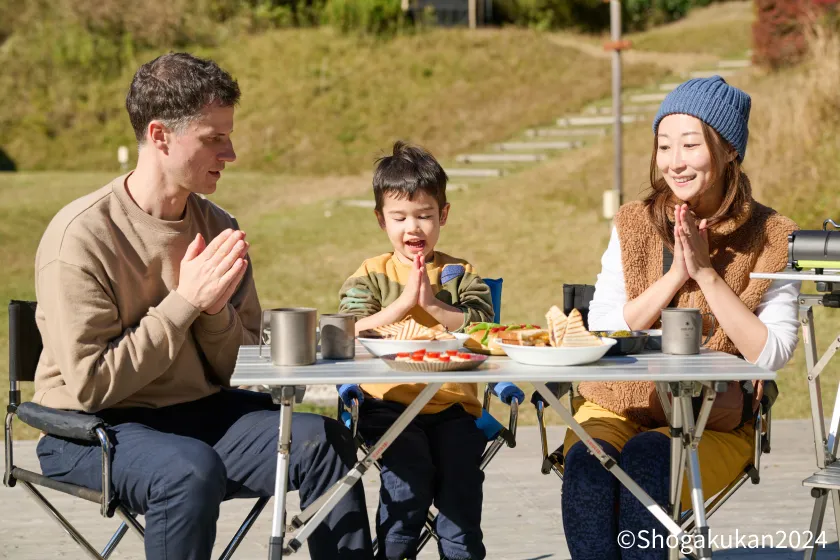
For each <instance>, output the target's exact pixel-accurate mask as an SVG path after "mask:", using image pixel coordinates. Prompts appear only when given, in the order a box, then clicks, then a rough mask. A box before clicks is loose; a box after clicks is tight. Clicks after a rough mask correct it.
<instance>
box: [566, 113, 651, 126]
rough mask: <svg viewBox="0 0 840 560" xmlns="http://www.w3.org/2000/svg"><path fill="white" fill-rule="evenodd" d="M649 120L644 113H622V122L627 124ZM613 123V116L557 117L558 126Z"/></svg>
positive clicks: (607, 124)
mask: <svg viewBox="0 0 840 560" xmlns="http://www.w3.org/2000/svg"><path fill="white" fill-rule="evenodd" d="M641 120H647V119H646V117H644V116H642V115H622V116H621V122H623V123H625V124H629V123H634V122H638V121H641ZM611 124H613V118H612V116H598V117H563V118H559V119H557V126H569V127H571V126H609V125H611Z"/></svg>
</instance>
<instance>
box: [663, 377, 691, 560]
mask: <svg viewBox="0 0 840 560" xmlns="http://www.w3.org/2000/svg"><path fill="white" fill-rule="evenodd" d="M675 387H676V385H675ZM656 392H657V394H658V395H659V400H660V402H661V403H662V409H663V410H664V411H665V417H666V418H669V419H670V436H671V470H670V472H671V480H670V488H669V491H668V507H669V509H670V510H671V518H672V519H673V520H674V522H675V523H679V521H680V516H681V514H682V511H681V510H682V508H681V506H680V496H681V493H682V481H683V467H684V465H685V461H684V460H683V442H682V434H683V428H682V412H681V407H680V405H681V401H680V399H674V402H673V403H671V401H670V400H669V399H668V394H669V393H670V392H671V389H670V387H669V385H668V383H657V384H656ZM674 392H676V393H678V390H677V389H675V390H674ZM668 558H669V559H670V560H679V558H680V550H679V547H673V548H671V549H670V550H669V551H668Z"/></svg>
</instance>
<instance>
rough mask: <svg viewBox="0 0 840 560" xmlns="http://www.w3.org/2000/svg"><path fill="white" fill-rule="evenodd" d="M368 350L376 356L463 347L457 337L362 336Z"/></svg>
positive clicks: (361, 340) (363, 343)
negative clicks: (415, 338)
mask: <svg viewBox="0 0 840 560" xmlns="http://www.w3.org/2000/svg"><path fill="white" fill-rule="evenodd" d="M359 342H361V343H362V346H364V347H365V348H366V349H367V351H368V352H370V353H371V354H373V355H374V356H376V357H379V356H385V355H386V354H397V353H398V352H416V351H417V350H423V349H424V348H425V349H426V350H427V351H429V352H446V351H447V350H458V349H459V348H461V341H460V340H458V339H457V338H453V339H451V340H386V339H381V338H360V339H359Z"/></svg>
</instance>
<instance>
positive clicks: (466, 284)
mask: <svg viewBox="0 0 840 560" xmlns="http://www.w3.org/2000/svg"><path fill="white" fill-rule="evenodd" d="M446 181H447V177H446V173H445V172H444V171H443V169H442V168H441V166H440V164H439V163H438V162H437V161H436V160H435V158H434V157H432V155H431V154H430V153H428V152H427V151H425V150H423V149H422V148H419V147H415V146H410V145H407V144H404V143H403V142H397V143H396V144H394V150H393V155H390V156H387V157H383V158H381V159H380V160H379V161H378V162H377V166H376V171H375V172H374V176H373V193H374V198H375V200H376V209H375V213H376V218H377V220H378V221H379V227H380V228H382V230H384V231H385V233H387V234H388V239H389V240H390V241H391V245H392V246H393V248H394V250H393V252H390V253H385V254H384V255H380V256H378V257H373V258H371V259H368V260H366V261H365V262H364V263H362V266H361V267H359V270H357V271H356V272H355V274H353V276H351V277H350V278H348V279H347V281H346V282H344V285H343V286H342V287H341V292H340V298H341V304H340V312H342V313H353V314H354V315H356V316H357V322H356V332H357V333H358V332H360V331H362V330H365V329H369V328H374V327H378V326H382V325H387V324H389V323H394V322H397V321H400V320H401V319H403V318H404V317H405V316H407V315H409V314H410V315H411V316H412V317H414V319H415V320H416V321H417V322H419V323H421V324H423V325H425V326H428V327H432V326H435V325H437V324H441V325H443V326H445V327H446V328H447V329H449V330H451V331H460V330H462V329H463V328H464V327H465V326H467V325H468V324H469V323H470V322H472V321H492V320H493V304H492V301H491V299H490V289H489V288H488V286H487V285H486V284H485V283H484V282H483V281H482V280H481V278H480V277H479V276H478V275H477V274H476V273H475V271H474V269H473V267H472V266H471V265H470V264H469V263H467V262H466V261H464V260H461V259H456V258H454V257H450V256H449V255H445V254H443V253H440V252H437V251H435V245H436V244H437V241H438V237H439V235H440V228H441V226H443V225H445V224H446V219H447V216H448V214H449V204H448V203H447V202H446ZM422 388H423V385H422V384H417V383H413V384H404V385H363V386H362V390H363V391H364V395H359V396H363V398H362V400H361V410H360V415H359V431H360V433H361V434H362V436H363V437H364V438H365V439H366V440H376V439H378V438H379V437H380V436H382V434H384V433H385V431H386V430H387V429H388V428H389V427H390V426H391V424H392V423H393V422H394V420H396V418H397V417H398V416H399V415H400V413H401V412H402V411H403V410H405V407H406V405H408V404H410V403H411V401H412V400H413V399H414V397H415V396H417V394H419V392H420V391H421V390H422ZM477 393H478V387H477V385H476V384H475V383H446V384H444V385H443V387H442V388H441V389H440V391H438V392H437V394H436V395H435V396H434V397H433V398H432V400H431V401H429V403H428V404H427V405H426V407H425V408H423V410H422V411H421V413H420V415H418V416H417V418H415V420H414V421H413V422H412V423H411V424H409V426H408V427H407V428H406V430H405V431H404V432H403V433H402V434H401V435H400V436H399V437H398V438H396V439H395V441H394V442H393V443H392V444H391V447H390V448H389V449H388V450H387V451H386V452H385V454H384V455H383V456H382V459H381V463H382V489H381V491H380V500H379V511H378V514H377V519H376V534H377V537H378V539H379V557H380V558H387V559H388V560H402V559H404V558H414V557H415V556H416V555H417V543H418V539H419V536H420V533H421V531H422V529H423V524H424V523H425V520H426V512H427V511H428V510H429V507H430V506H431V505H432V503H433V502H434V504H435V506H436V507H437V508H438V510H439V514H438V519H437V526H436V530H437V533H438V535H439V536H440V541H439V547H440V555H441V557H443V558H447V559H451V560H455V559H482V558H484V556H485V551H484V545H483V544H482V533H481V503H482V488H481V487H482V483H483V482H484V473H483V472H482V471H481V469H480V468H479V460H480V458H481V454H482V453H483V452H484V447H485V444H486V443H487V440H486V439H485V437H484V435H483V434H482V432H481V431H480V430H479V429H478V428H477V427H476V425H475V419H476V418H477V417H479V416H481V404H480V403H479V400H478V395H477Z"/></svg>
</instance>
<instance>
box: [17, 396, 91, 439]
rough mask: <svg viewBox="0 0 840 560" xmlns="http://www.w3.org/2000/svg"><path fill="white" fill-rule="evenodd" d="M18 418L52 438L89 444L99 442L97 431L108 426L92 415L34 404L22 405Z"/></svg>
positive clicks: (18, 411)
mask: <svg viewBox="0 0 840 560" xmlns="http://www.w3.org/2000/svg"><path fill="white" fill-rule="evenodd" d="M17 416H18V418H19V419H20V420H21V421H22V422H24V423H25V424H28V425H30V426H32V427H33V428H35V429H37V430H41V431H42V432H44V433H47V434H50V435H52V436H58V437H63V438H69V439H76V440H81V441H89V442H98V441H99V438H98V437H97V435H96V429H97V428H101V427H104V426H105V425H106V424H105V421H104V420H102V419H101V418H97V417H96V416H92V415H90V414H83V413H81V412H74V411H72V410H57V409H55V408H48V407H46V406H41V405H40V404H36V403H33V402H25V403H21V404H20V405H19V406H18V407H17Z"/></svg>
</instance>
